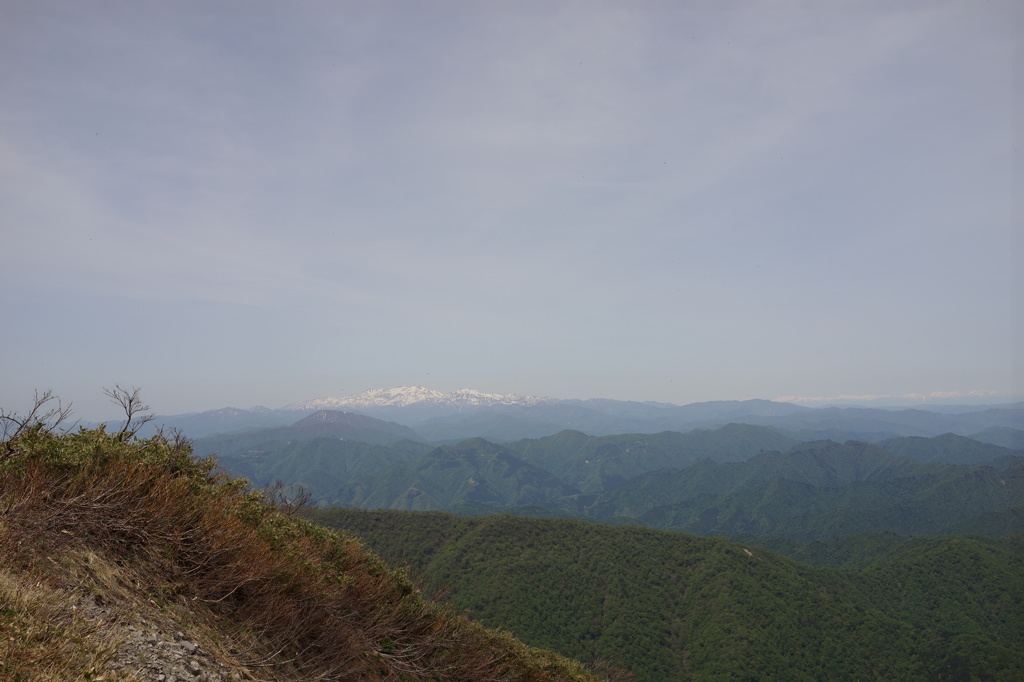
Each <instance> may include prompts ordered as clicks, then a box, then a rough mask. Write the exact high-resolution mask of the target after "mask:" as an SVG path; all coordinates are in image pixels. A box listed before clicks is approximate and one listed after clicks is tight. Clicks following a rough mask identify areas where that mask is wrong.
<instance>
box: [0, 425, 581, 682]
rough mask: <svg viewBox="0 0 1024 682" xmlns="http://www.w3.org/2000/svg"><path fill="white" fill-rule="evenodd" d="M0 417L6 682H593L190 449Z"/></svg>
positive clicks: (130, 434)
mask: <svg viewBox="0 0 1024 682" xmlns="http://www.w3.org/2000/svg"><path fill="white" fill-rule="evenodd" d="M0 417H3V418H4V419H6V420H7V421H5V422H4V424H3V426H4V428H5V434H6V435H7V436H8V437H7V438H5V440H3V441H0V679H4V680H26V681H27V680H78V679H82V680H101V679H102V680H142V679H145V680H153V679H170V678H172V677H173V678H178V679H206V680H234V679H253V680H389V681H390V680H396V681H397V680H440V679H444V680H465V681H466V682H476V681H479V680H592V679H596V678H595V677H594V676H593V675H592V674H590V673H588V672H587V671H586V670H585V669H584V668H583V666H582V665H581V664H579V663H576V662H573V661H570V660H568V659H564V658H561V657H560V656H557V655H555V654H552V653H549V652H545V651H541V650H536V649H530V648H527V647H526V646H524V645H523V644H521V643H520V642H518V641H516V640H515V639H513V638H512V637H511V636H509V635H507V634H504V633H501V632H497V631H492V630H487V629H485V628H483V627H481V626H479V625H476V624H474V623H472V622H470V621H468V620H467V619H466V618H465V617H464V616H462V615H461V614H460V613H459V612H458V611H457V610H455V609H454V608H452V607H450V606H443V605H439V604H436V603H433V602H431V601H428V600H426V599H425V598H424V597H423V596H422V595H421V594H420V592H419V591H418V590H417V589H416V588H415V587H414V586H413V584H412V583H410V581H409V580H408V579H407V578H406V577H405V575H404V574H403V573H401V572H394V571H392V570H390V569H388V568H387V567H386V566H385V564H384V563H383V562H382V561H381V560H380V559H378V558H377V557H376V556H375V555H374V554H372V553H370V552H368V551H366V550H365V549H364V548H363V546H362V545H361V544H360V542H359V541H357V540H355V539H354V538H353V537H352V536H350V535H348V534H346V533H336V532H331V531H327V530H325V529H323V528H320V527H317V526H313V525H312V524H310V523H308V522H306V521H302V520H300V519H298V518H296V517H294V516H292V515H291V512H293V511H294V506H293V505H291V504H287V503H285V501H284V500H282V499H276V500H271V501H269V502H268V501H266V500H265V499H264V497H263V496H262V495H261V494H260V493H259V492H246V489H247V486H246V483H245V481H242V480H237V479H231V478H227V477H225V476H223V475H220V474H218V473H216V472H215V466H216V465H215V462H213V461H212V460H202V461H197V460H196V459H194V458H193V457H192V456H191V451H190V449H189V445H188V443H187V441H184V440H181V439H172V438H164V437H161V436H157V437H154V438H150V439H138V438H136V437H135V436H134V431H133V430H132V429H129V428H128V427H127V426H126V427H125V429H122V430H121V431H119V432H117V433H108V432H106V431H105V430H103V429H98V430H84V429H83V430H80V431H78V432H76V433H65V434H59V433H54V432H52V430H50V429H48V428H46V427H44V426H42V425H41V424H34V425H33V424H31V423H29V422H27V421H25V420H20V421H18V420H11V419H8V417H9V415H7V414H0ZM271 502H274V503H275V504H271Z"/></svg>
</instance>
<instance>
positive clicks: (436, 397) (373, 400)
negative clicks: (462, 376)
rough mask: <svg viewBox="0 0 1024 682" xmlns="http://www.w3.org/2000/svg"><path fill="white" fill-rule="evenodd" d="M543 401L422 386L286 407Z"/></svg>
mask: <svg viewBox="0 0 1024 682" xmlns="http://www.w3.org/2000/svg"><path fill="white" fill-rule="evenodd" d="M542 402H546V399H545V398H538V397H535V396H522V395H517V394H515V393H484V392H482V391H477V390H475V389H472V388H460V389H459V390H457V391H453V392H451V393H442V392H441V391H435V390H433V389H430V388H424V387H423V386H399V387H397V388H375V389H371V390H369V391H363V392H362V393H358V394H356V395H353V396H349V397H345V398H314V399H313V400H307V401H305V402H301V403H295V404H294V405H289V406H288V408H287V409H291V410H335V409H338V408H343V407H349V408H359V407H408V406H410V405H436V406H447V407H491V406H495V405H536V404H538V403H542Z"/></svg>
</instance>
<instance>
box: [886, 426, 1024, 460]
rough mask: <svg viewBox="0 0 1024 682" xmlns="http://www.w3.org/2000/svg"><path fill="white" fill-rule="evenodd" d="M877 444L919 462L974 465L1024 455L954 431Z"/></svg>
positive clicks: (895, 439)
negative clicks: (928, 436)
mask: <svg viewBox="0 0 1024 682" xmlns="http://www.w3.org/2000/svg"><path fill="white" fill-rule="evenodd" d="M876 445H877V446H878V447H880V448H882V449H883V450H885V451H886V452H891V453H892V454H894V455H899V456H900V457H909V458H910V459H916V460H918V461H919V462H944V463H946V464H967V465H971V466H977V465H979V464H985V463H986V462H991V461H993V460H999V459H1005V458H1008V457H1015V456H1016V457H1020V456H1024V452H1022V451H1020V450H1013V449H1011V448H1006V447H1001V446H999V445H993V444H991V443H984V442H981V441H979V440H977V439H975V438H966V437H964V436H958V435H956V434H954V433H946V434H943V435H941V436H933V437H931V438H922V437H920V436H905V437H902V438H890V439H888V440H883V441H880V442H878V443H876Z"/></svg>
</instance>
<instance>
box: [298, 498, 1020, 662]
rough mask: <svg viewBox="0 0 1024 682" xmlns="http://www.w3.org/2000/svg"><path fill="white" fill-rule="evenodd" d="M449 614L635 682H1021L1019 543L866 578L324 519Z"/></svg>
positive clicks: (497, 531) (916, 558)
mask: <svg viewBox="0 0 1024 682" xmlns="http://www.w3.org/2000/svg"><path fill="white" fill-rule="evenodd" d="M312 514H313V516H312V518H313V519H314V520H316V521H318V522H321V523H325V524H329V525H331V526H332V527H337V528H345V529H348V530H350V531H351V532H353V533H356V534H358V535H360V536H361V537H363V538H365V539H366V541H367V543H368V544H369V545H370V546H371V547H374V548H375V549H376V550H377V551H379V552H380V553H381V554H382V556H385V557H386V558H388V559H389V560H390V561H393V562H394V563H395V565H398V566H409V567H410V570H411V571H412V572H413V573H414V574H420V575H423V576H425V577H426V578H428V579H430V580H433V581H436V582H438V583H441V584H444V585H446V586H447V587H448V589H449V590H450V593H451V602H452V604H454V605H455V606H456V607H458V608H463V609H467V610H468V611H469V613H471V614H472V615H474V617H478V618H480V619H481V620H482V621H483V622H485V623H487V624H489V625H492V626H499V627H503V628H508V629H509V630H510V631H511V632H513V633H514V634H516V635H517V636H518V637H520V638H522V639H523V640H524V641H527V642H530V643H532V644H535V645H540V646H545V647H550V648H552V649H555V650H558V651H560V652H562V653H565V654H567V655H571V656H575V657H579V658H585V659H589V658H605V659H610V660H611V661H612V662H613V663H615V664H617V665H622V666H625V667H626V668H628V669H629V670H631V671H632V672H634V673H635V674H636V675H637V678H638V679H639V680H650V681H652V682H653V681H656V680H688V679H693V680H711V679H773V680H774V679H778V680H783V679H785V680H826V679H827V680H855V679H877V680H883V679H884V680H897V681H898V680H929V679H934V680H960V679H964V680H967V679H992V680H1013V679H1020V677H1021V675H1024V609H1022V608H1021V606H1022V605H1024V552H1022V551H1021V550H1022V547H1024V537H1022V536H1016V537H1013V538H1005V539H1002V540H993V539H982V538H975V537H964V536H960V537H955V538H944V539H939V538H933V539H921V540H909V541H908V540H898V541H897V542H896V543H895V544H888V545H887V546H886V547H885V548H884V549H882V550H881V555H882V556H881V558H878V559H877V560H875V561H874V562H873V563H871V564H870V565H868V566H867V567H865V568H862V569H857V570H837V569H827V568H820V567H809V566H805V565H800V564H798V563H796V562H794V561H792V560H789V559H785V558H782V557H780V556H778V555H776V554H773V553H771V552H768V551H766V550H763V549H760V548H757V547H755V546H751V545H739V544H736V543H733V542H728V541H725V540H721V539H714V538H702V537H697V536H693V535H688V534H683V533H673V532H667V531H657V530H651V529H644V528H637V527H611V526H602V525H599V524H591V523H585V522H582V521H577V520H553V519H526V518H521V517H512V516H490V517H485V518H480V519H467V518H460V517H455V516H451V515H447V514H440V513H410V512H396V511H362V510H353V509H333V510H318V511H314V512H312Z"/></svg>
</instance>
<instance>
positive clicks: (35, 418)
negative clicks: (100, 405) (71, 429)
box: [0, 391, 71, 459]
mask: <svg viewBox="0 0 1024 682" xmlns="http://www.w3.org/2000/svg"><path fill="white" fill-rule="evenodd" d="M54 401H56V403H57V404H56V405H53V404H52V403H53V402H54ZM70 416H71V403H68V404H67V405H64V404H63V403H62V402H61V401H60V398H58V397H56V396H54V395H53V391H45V392H43V394H42V395H40V394H39V391H36V392H35V395H34V397H33V399H32V407H31V408H29V411H28V412H27V413H26V414H19V413H17V412H9V411H7V410H4V409H2V408H0V428H2V430H3V440H2V441H0V443H2V444H0V459H4V458H7V457H10V456H11V455H12V454H13V452H14V446H13V445H12V444H11V443H12V441H14V440H15V439H16V438H18V436H20V435H21V434H23V433H25V432H26V431H28V430H29V429H30V428H33V427H35V426H39V427H40V428H41V429H42V430H43V431H45V432H47V433H53V432H55V431H57V430H58V428H59V427H60V425H61V423H63V422H64V421H66V420H67V419H68V418H69V417H70Z"/></svg>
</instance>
